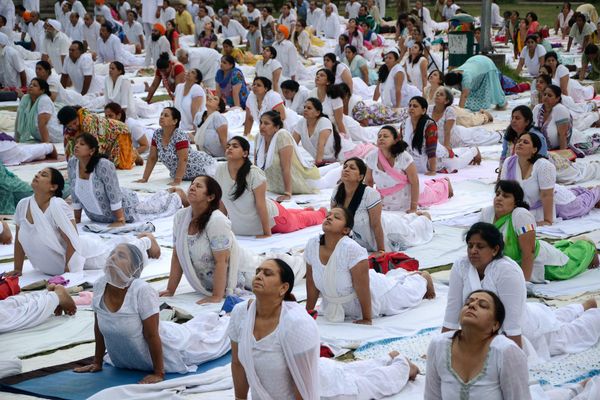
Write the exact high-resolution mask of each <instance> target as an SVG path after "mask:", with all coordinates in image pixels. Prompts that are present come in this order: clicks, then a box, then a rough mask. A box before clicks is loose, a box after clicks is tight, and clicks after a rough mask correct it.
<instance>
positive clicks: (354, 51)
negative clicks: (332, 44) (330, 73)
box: [344, 44, 358, 54]
mask: <svg viewBox="0 0 600 400" xmlns="http://www.w3.org/2000/svg"><path fill="white" fill-rule="evenodd" d="M346 49H348V50H350V51H351V52H352V53H354V54H356V53H358V49H357V48H356V46H354V45H352V44H349V45H347V46H346V47H344V50H346Z"/></svg>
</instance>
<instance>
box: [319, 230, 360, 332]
mask: <svg viewBox="0 0 600 400" xmlns="http://www.w3.org/2000/svg"><path fill="white" fill-rule="evenodd" d="M348 240H352V239H350V238H349V237H348V236H344V237H343V238H342V239H340V241H339V242H338V243H337V245H336V246H335V250H333V253H331V256H329V261H327V265H326V266H325V281H324V282H323V291H322V292H321V294H322V295H323V297H324V298H325V300H327V307H326V308H325V310H324V316H325V318H326V319H327V320H328V321H331V322H344V318H345V317H346V313H345V311H344V304H346V303H349V302H351V301H352V300H354V299H356V292H352V293H351V294H348V295H346V296H340V295H339V294H338V291H337V286H336V281H337V279H336V278H337V270H336V269H337V263H338V257H339V256H340V252H342V251H343V250H342V248H343V247H344V246H343V244H344V241H348ZM317 254H318V252H317Z"/></svg>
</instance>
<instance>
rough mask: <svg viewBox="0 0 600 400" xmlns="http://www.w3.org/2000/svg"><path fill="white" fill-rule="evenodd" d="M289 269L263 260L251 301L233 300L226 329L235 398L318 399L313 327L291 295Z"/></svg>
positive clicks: (316, 336)
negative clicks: (249, 396) (250, 394)
mask: <svg viewBox="0 0 600 400" xmlns="http://www.w3.org/2000/svg"><path fill="white" fill-rule="evenodd" d="M293 288H294V272H293V271H292V269H291V268H290V266H289V265H288V264H287V263H285V262H284V261H282V260H280V259H268V260H266V261H264V262H263V263H262V264H261V265H260V266H259V267H258V268H257V269H256V275H255V276H254V278H253V280H252V291H253V292H254V294H255V296H256V299H255V300H250V301H246V302H243V303H239V304H237V305H236V306H235V307H234V309H233V311H232V312H231V320H230V324H229V328H228V334H229V338H230V339H231V358H232V360H231V374H232V376H233V388H234V392H235V397H236V398H238V399H245V398H247V397H248V392H249V391H250V392H251V393H252V398H255V399H257V398H258V399H282V400H283V399H286V400H287V399H290V400H292V399H300V398H301V399H305V400H318V399H319V398H320V396H319V395H320V388H319V348H320V340H319V330H318V328H317V324H316V323H315V321H314V320H313V319H312V318H311V316H310V315H309V314H308V313H307V312H306V310H305V309H304V307H302V306H301V305H300V304H298V303H296V299H295V298H294V295H293V294H292V290H293Z"/></svg>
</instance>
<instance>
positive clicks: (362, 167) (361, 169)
mask: <svg viewBox="0 0 600 400" xmlns="http://www.w3.org/2000/svg"><path fill="white" fill-rule="evenodd" d="M350 161H352V162H354V163H355V164H356V168H358V173H359V174H361V175H362V176H363V179H364V177H365V176H366V175H367V164H365V162H364V161H363V160H362V159H360V158H358V157H350V158H349V159H347V160H346V161H344V165H346V164H348V163H349V162H350ZM360 184H363V183H362V182H361V183H360ZM333 201H334V203H335V204H336V205H338V206H341V207H343V206H344V202H345V201H346V187H345V186H344V183H343V182H340V184H339V185H338V187H337V192H336V193H335V196H334V198H333ZM349 208H352V205H350V207H349ZM350 211H351V210H350Z"/></svg>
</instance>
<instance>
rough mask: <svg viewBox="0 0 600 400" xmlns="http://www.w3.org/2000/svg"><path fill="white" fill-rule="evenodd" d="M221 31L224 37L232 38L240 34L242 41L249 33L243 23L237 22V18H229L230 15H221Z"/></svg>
mask: <svg viewBox="0 0 600 400" xmlns="http://www.w3.org/2000/svg"><path fill="white" fill-rule="evenodd" d="M221 32H222V33H223V38H225V39H231V38H235V37H238V36H239V38H240V43H241V42H242V41H243V40H244V38H245V37H246V34H247V33H248V32H247V31H246V29H244V27H243V26H242V24H240V23H239V22H237V21H236V20H235V19H231V18H229V16H228V15H223V17H221Z"/></svg>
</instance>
